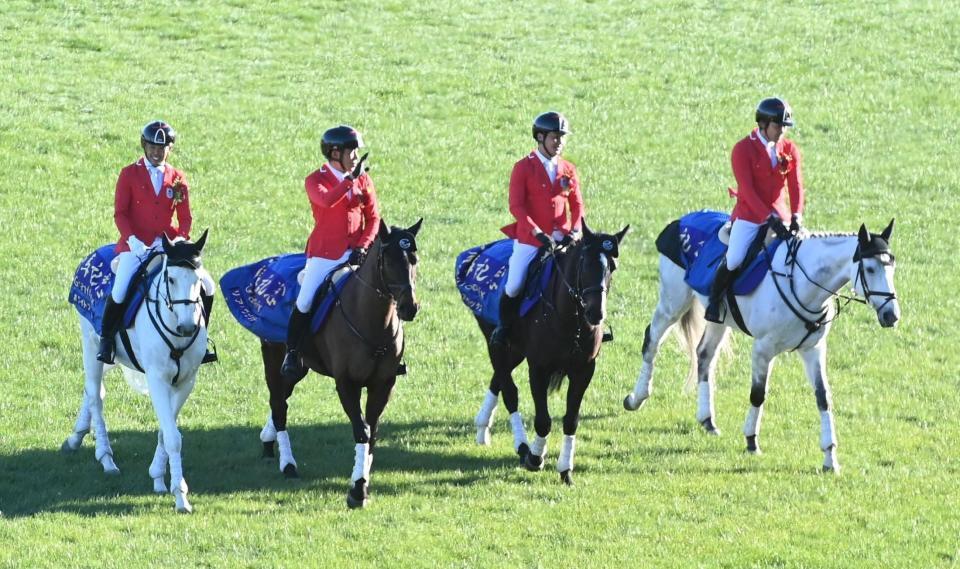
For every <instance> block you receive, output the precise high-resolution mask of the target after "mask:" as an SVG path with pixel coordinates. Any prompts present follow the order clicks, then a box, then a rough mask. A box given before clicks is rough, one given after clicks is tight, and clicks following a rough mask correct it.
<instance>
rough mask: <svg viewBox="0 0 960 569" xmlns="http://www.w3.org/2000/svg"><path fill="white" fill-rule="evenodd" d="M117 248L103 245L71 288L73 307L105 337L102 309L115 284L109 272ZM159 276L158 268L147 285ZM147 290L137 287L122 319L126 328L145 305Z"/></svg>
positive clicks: (79, 269)
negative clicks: (144, 299) (145, 292)
mask: <svg viewBox="0 0 960 569" xmlns="http://www.w3.org/2000/svg"><path fill="white" fill-rule="evenodd" d="M114 248H115V244H113V243H111V244H109V245H104V246H102V247H100V248H99V249H97V250H96V251H94V252H93V253H90V254H89V255H87V257H86V258H85V259H84V260H83V261H82V262H81V263H80V266H79V267H77V272H76V273H75V274H74V276H73V284H71V285H70V296H69V298H68V300H69V301H70V304H72V305H73V306H74V307H76V309H77V312H79V313H80V316H82V317H83V318H85V319H86V320H87V321H88V322H90V324H93V328H94V330H96V331H97V334H103V309H104V307H105V306H106V305H107V297H108V296H109V295H110V291H111V290H113V281H114V279H115V278H116V275H114V274H113V271H112V270H111V269H110V263H111V262H112V261H113V259H114V258H115V257H116V256H117V254H116V253H115V252H114ZM159 272H160V268H159V267H157V268H155V269H154V270H153V271H152V272H151V273H150V274H149V275H148V276H147V283H148V284H149V283H150V281H152V280H153V277H154V276H156V274H157V273H159ZM144 291H145V287H137V289H136V290H134V291H132V294H131V295H130V300H129V302H128V303H127V310H126V312H125V313H124V315H123V325H124V326H125V327H127V328H129V327H130V326H132V325H133V320H134V318H136V316H137V311H138V310H139V309H140V305H141V304H143V298H144Z"/></svg>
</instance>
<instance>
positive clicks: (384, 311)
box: [260, 219, 423, 508]
mask: <svg viewBox="0 0 960 569" xmlns="http://www.w3.org/2000/svg"><path fill="white" fill-rule="evenodd" d="M421 223H423V220H422V219H421V220H419V221H417V223H415V224H414V225H412V226H411V227H408V228H406V229H403V228H399V227H393V228H391V229H387V226H386V224H384V223H383V222H382V221H381V222H380V230H379V234H378V235H377V239H376V240H375V241H374V243H373V246H372V247H371V248H370V252H369V254H368V255H367V258H366V260H365V261H364V262H363V264H362V265H360V267H359V268H358V269H357V272H356V274H355V275H353V277H352V278H351V279H350V280H349V281H348V282H347V284H346V285H345V286H344V288H343V290H342V291H341V292H339V293H337V292H336V291H335V290H333V287H331V292H330V293H329V294H339V298H337V300H336V305H335V306H334V307H333V309H332V311H331V313H330V316H329V317H328V318H327V320H326V321H325V322H324V324H323V326H322V327H321V328H320V330H319V331H318V332H317V333H316V334H313V335H308V337H307V338H306V339H305V340H304V342H303V345H302V346H301V350H300V353H301V354H302V358H303V363H304V366H305V367H306V368H309V369H312V370H313V371H315V372H317V373H319V374H322V375H327V376H330V377H333V378H334V380H335V381H336V386H337V395H339V397H340V404H341V405H342V406H343V410H344V412H346V414H347V417H349V418H350V424H351V425H352V426H353V438H354V441H355V442H356V457H355V462H354V469H353V476H352V478H351V487H350V490H349V492H348V493H347V505H349V506H350V507H351V508H355V507H362V506H364V505H365V503H366V500H367V485H368V483H369V480H370V466H371V465H372V463H373V451H374V447H375V445H376V442H377V429H378V427H379V425H380V415H381V414H382V413H383V410H384V409H385V408H386V406H387V402H388V401H389V400H390V394H391V393H392V392H393V386H394V384H395V383H396V381H397V374H398V371H399V369H400V365H401V364H400V362H401V359H402V357H403V348H404V335H403V327H402V326H401V323H400V321H401V320H404V321H408V322H409V321H412V320H413V319H414V317H415V316H416V315H417V311H418V310H419V305H418V304H417V299H416V285H415V283H416V276H417V269H416V265H417V254H416V251H417V242H416V235H417V232H418V231H420V224H421ZM285 352H286V346H285V345H284V344H282V343H274V342H267V341H261V353H262V355H263V369H264V375H265V376H266V380H267V387H268V388H269V389H270V410H271V417H270V419H269V420H268V421H267V424H266V426H264V428H263V431H261V433H260V439H261V441H263V444H264V456H273V443H274V441H276V442H277V445H278V446H279V447H280V470H281V471H282V472H283V473H284V475H286V476H287V477H290V478H295V477H297V476H298V473H297V463H296V461H295V460H294V458H293V451H292V449H291V447H290V436H289V434H288V433H287V399H288V398H289V397H290V395H291V394H292V393H293V389H294V387H295V386H296V384H297V383H298V382H299V381H300V379H302V377H301V378H300V379H297V380H296V381H294V382H293V383H290V382H288V381H287V380H285V379H284V378H283V377H282V376H281V374H280V366H281V364H282V363H283V356H284V353H285ZM364 387H366V388H367V404H366V416H364V414H363V413H362V412H361V408H360V392H361V391H362V390H363V388H364Z"/></svg>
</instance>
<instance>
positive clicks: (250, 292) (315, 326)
mask: <svg viewBox="0 0 960 569" xmlns="http://www.w3.org/2000/svg"><path fill="white" fill-rule="evenodd" d="M306 265H307V256H306V255H304V254H303V253H291V254H287V255H277V256H275V257H268V258H266V259H263V260H262V261H258V262H256V263H253V264H250V265H244V266H242V267H237V268H235V269H231V270H229V271H227V273H226V274H225V275H223V277H221V278H220V289H221V290H222V291H223V297H224V298H225V299H226V301H227V306H228V307H229V308H230V313H231V314H233V317H234V318H236V319H237V322H239V323H240V324H241V325H242V326H243V327H244V328H246V329H247V330H250V331H251V332H253V333H254V335H256V336H257V337H258V338H260V339H262V340H266V341H268V342H286V341H287V325H288V324H289V323H290V314H291V313H292V312H293V307H294V305H295V304H296V301H297V294H298V293H299V292H300V284H299V283H298V282H297V275H298V274H299V273H300V271H302V270H303V268H304V267H305V266H306ZM352 275H353V272H352V271H351V272H347V273H345V274H343V275H341V276H340V278H339V280H337V282H335V283H334V285H333V286H334V288H335V292H336V293H339V292H340V291H341V290H343V287H344V286H345V285H346V284H347V281H348V280H349V278H350V277H351V276H352ZM337 296H338V294H332V293H330V292H328V293H327V294H326V295H325V296H324V297H323V300H322V301H321V302H320V305H319V306H317V307H316V308H315V310H314V313H313V319H312V321H311V328H310V329H311V330H312V331H313V332H314V333H316V332H317V331H318V330H320V326H322V325H323V322H324V321H325V320H326V318H327V315H329V314H330V309H331V308H332V307H333V304H334V301H335V300H336V298H337Z"/></svg>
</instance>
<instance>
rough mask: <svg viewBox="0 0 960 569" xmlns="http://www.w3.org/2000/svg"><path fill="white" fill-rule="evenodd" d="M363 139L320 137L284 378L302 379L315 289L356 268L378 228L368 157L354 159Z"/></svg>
mask: <svg viewBox="0 0 960 569" xmlns="http://www.w3.org/2000/svg"><path fill="white" fill-rule="evenodd" d="M360 148H363V139H362V138H361V137H360V133H359V132H357V131H356V129H354V128H353V127H349V126H346V125H340V126H337V127H333V128H331V129H328V130H327V131H326V132H324V133H323V139H322V140H321V143H320V150H321V152H322V153H323V156H324V158H326V159H327V163H326V164H324V165H323V166H321V167H320V169H319V170H316V171H314V172H313V173H311V174H310V175H309V176H307V179H306V180H305V182H304V184H305V186H306V191H307V198H308V199H309V200H310V207H311V209H312V210H313V219H314V226H313V231H312V232H311V233H310V237H309V239H308V240H307V266H306V270H305V274H304V277H303V283H302V284H301V285H300V292H299V293H298V294H297V302H296V306H295V307H294V309H293V312H292V313H291V314H290V323H289V325H288V329H287V354H286V356H284V358H283V365H282V367H281V368H280V372H281V374H283V376H284V377H285V378H287V379H293V378H299V377H302V375H303V366H302V365H301V363H300V355H299V353H298V349H297V348H298V345H299V344H300V340H301V338H302V337H303V335H304V334H305V333H306V332H307V328H308V326H309V325H310V311H311V309H312V308H313V300H314V297H315V296H316V294H317V289H318V288H319V287H320V285H321V284H323V281H324V280H325V279H326V278H327V275H329V274H330V272H331V271H333V270H334V269H335V268H337V267H338V266H340V265H343V264H344V263H347V262H349V263H350V264H351V265H360V264H361V263H362V262H363V259H364V258H365V257H366V254H367V249H369V248H370V245H371V244H372V243H373V239H374V237H376V235H377V229H378V228H379V227H380V209H379V205H378V204H377V192H376V190H375V189H374V187H373V180H371V179H370V176H369V175H368V174H367V173H366V167H365V166H364V162H365V161H366V159H367V155H366V154H364V155H363V156H362V157H359V158H358V156H357V151H358V150H359V149H360Z"/></svg>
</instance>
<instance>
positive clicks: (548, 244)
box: [534, 231, 556, 253]
mask: <svg viewBox="0 0 960 569" xmlns="http://www.w3.org/2000/svg"><path fill="white" fill-rule="evenodd" d="M534 237H536V239H537V241H539V242H540V243H541V244H542V245H543V247H544V249H546V250H547V251H549V252H551V253H553V251H554V250H555V249H556V245H555V244H554V242H553V239H551V238H550V236H549V235H547V234H546V233H544V232H543V231H538V232H537V233H535V234H534Z"/></svg>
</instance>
